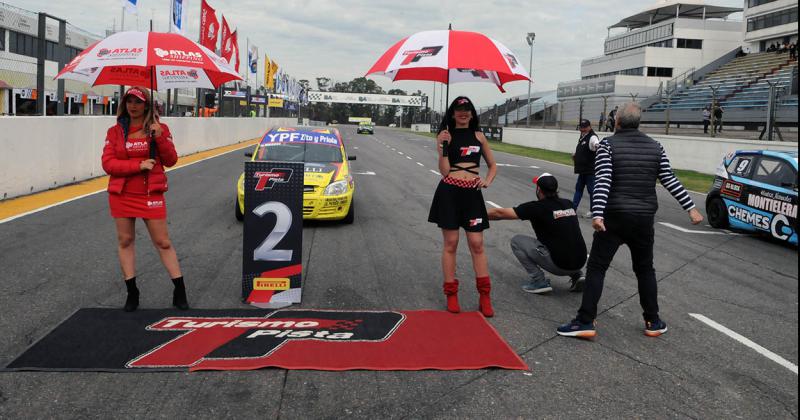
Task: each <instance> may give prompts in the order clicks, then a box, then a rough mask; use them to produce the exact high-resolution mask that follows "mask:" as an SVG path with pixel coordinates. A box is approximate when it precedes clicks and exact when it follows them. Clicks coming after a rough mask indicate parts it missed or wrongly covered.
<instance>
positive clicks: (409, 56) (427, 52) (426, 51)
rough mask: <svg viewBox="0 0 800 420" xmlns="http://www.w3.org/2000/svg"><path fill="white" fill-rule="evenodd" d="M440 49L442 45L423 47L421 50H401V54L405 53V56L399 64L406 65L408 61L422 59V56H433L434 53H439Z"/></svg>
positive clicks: (414, 61) (412, 61)
mask: <svg viewBox="0 0 800 420" xmlns="http://www.w3.org/2000/svg"><path fill="white" fill-rule="evenodd" d="M441 50H442V46H441V45H439V46H436V47H423V48H422V49H421V50H412V51H405V52H403V55H405V56H406V58H405V60H403V62H402V63H400V64H402V65H406V64H409V63H416V62H418V61H419V60H420V59H422V57H433V56H435V55H436V54H439V51H441Z"/></svg>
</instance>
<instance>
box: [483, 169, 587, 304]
mask: <svg viewBox="0 0 800 420" xmlns="http://www.w3.org/2000/svg"><path fill="white" fill-rule="evenodd" d="M533 183H534V184H536V197H537V198H538V201H529V202H527V203H522V204H520V205H518V206H517V207H514V208H500V209H489V211H488V215H489V220H517V219H519V220H528V221H530V222H531V226H532V227H533V231H534V233H535V234H536V237H535V238H534V237H532V236H527V235H516V236H514V237H513V238H511V250H512V251H513V253H514V256H516V257H517V259H518V260H519V262H520V264H522V266H523V267H524V268H525V270H526V271H527V272H528V277H529V281H528V283H527V284H525V285H524V286H522V290H524V291H526V292H528V293H536V294H541V293H547V292H550V291H552V290H553V288H552V286H551V285H550V280H549V279H548V278H547V277H546V276H545V274H544V271H547V272H548V273H550V274H553V275H556V276H569V278H570V287H569V290H570V291H571V292H580V291H581V290H582V289H583V282H584V277H583V273H582V272H581V268H583V264H584V263H585V262H586V243H585V242H584V240H583V236H581V230H580V228H579V226H578V218H577V216H576V214H575V209H573V206H572V201H570V200H567V199H564V198H560V197H559V196H558V180H556V178H555V177H554V176H553V175H550V174H548V173H544V174H542V175H540V176H538V177H536V178H534V179H533ZM543 270H544V271H543Z"/></svg>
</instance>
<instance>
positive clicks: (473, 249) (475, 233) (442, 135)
mask: <svg viewBox="0 0 800 420" xmlns="http://www.w3.org/2000/svg"><path fill="white" fill-rule="evenodd" d="M436 144H437V146H438V147H437V150H438V159H439V172H441V173H442V180H441V181H440V182H439V186H438V187H437V188H436V193H435V194H434V195H433V203H431V210H430V213H429V215H428V221H429V222H431V223H436V225H437V226H439V227H440V228H441V229H442V237H443V239H444V248H443V249H442V272H443V274H444V286H443V289H444V294H445V296H447V310H448V311H450V312H453V313H458V312H460V311H461V308H460V307H459V304H458V280H457V279H456V250H457V249H458V235H459V232H458V229H459V228H464V231H465V232H466V235H467V243H468V245H469V252H470V254H471V255H472V268H473V269H474V270H475V284H476V286H477V288H478V293H479V294H480V299H479V309H480V311H481V313H482V314H483V315H484V316H485V317H491V316H493V315H494V310H493V309H492V302H491V299H490V298H489V293H490V291H491V284H492V283H491V280H490V279H489V265H488V262H487V261H486V253H485V252H484V250H483V230H484V229H488V228H489V218H488V216H487V214H486V204H485V202H484V201H483V194H482V193H481V189H482V188H487V187H489V185H490V184H491V183H492V181H493V180H494V177H495V175H496V173H497V165H496V164H495V161H494V156H493V155H492V150H491V149H490V148H489V142H488V141H487V140H486V136H484V135H483V133H482V132H481V131H480V129H479V126H478V113H477V112H476V111H475V106H473V105H472V102H471V101H470V100H469V99H468V98H467V97H465V96H459V97H458V98H456V99H454V100H453V103H451V104H450V107H449V108H448V109H447V113H445V116H444V119H443V121H442V124H441V127H440V128H439V134H438V136H437V137H436ZM481 156H482V157H483V159H484V160H485V161H486V166H487V167H488V171H487V173H486V178H481V176H480V172H479V168H480V161H481Z"/></svg>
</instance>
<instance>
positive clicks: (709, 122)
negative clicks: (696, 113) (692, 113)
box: [703, 120, 711, 134]
mask: <svg viewBox="0 0 800 420" xmlns="http://www.w3.org/2000/svg"><path fill="white" fill-rule="evenodd" d="M709 125H711V120H703V133H706V134H708V126H709Z"/></svg>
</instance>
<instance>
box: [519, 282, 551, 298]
mask: <svg viewBox="0 0 800 420" xmlns="http://www.w3.org/2000/svg"><path fill="white" fill-rule="evenodd" d="M522 290H524V291H526V292H528V293H536V294H537V295H538V294H542V293H547V292H552V291H553V287H552V286H550V280H548V279H546V278H544V279H541V280H532V281H530V282H529V283H528V284H526V285H524V286H522Z"/></svg>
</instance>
